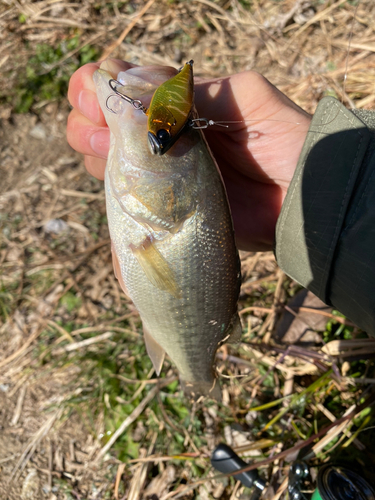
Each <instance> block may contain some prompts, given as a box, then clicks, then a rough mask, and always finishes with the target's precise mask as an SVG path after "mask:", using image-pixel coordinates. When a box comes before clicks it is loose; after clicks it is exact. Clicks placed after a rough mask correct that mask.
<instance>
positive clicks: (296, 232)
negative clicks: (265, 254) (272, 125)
mask: <svg viewBox="0 0 375 500" xmlns="http://www.w3.org/2000/svg"><path fill="white" fill-rule="evenodd" d="M374 130H375V113H374V112H363V111H362V112H361V111H357V110H356V111H350V110H348V109H346V108H345V107H344V106H343V105H342V104H341V103H340V102H339V101H337V100H336V99H333V98H331V97H327V98H324V99H323V100H322V101H321V102H320V103H319V106H318V108H317V110H316V112H315V114H314V117H313V120H312V123H311V126H310V129H309V132H308V134H307V137H306V141H305V144H304V146H303V150H302V153H301V155H300V158H299V161H298V165H297V168H296V171H295V174H294V177H293V180H292V182H291V184H290V186H289V189H288V193H287V196H286V198H285V201H284V204H283V207H282V210H281V213H280V216H279V219H278V222H277V226H276V247H275V254H276V259H277V262H278V264H279V266H280V267H281V269H283V271H284V272H285V273H286V274H288V275H289V276H291V277H292V278H293V279H294V280H296V281H297V282H298V283H300V284H301V285H303V286H304V287H306V288H308V289H309V290H311V291H312V292H313V293H315V294H316V295H317V296H318V297H320V298H321V299H322V300H323V301H324V302H326V303H327V304H331V305H333V306H334V307H335V308H336V309H338V310H339V311H341V312H342V313H343V314H345V315H346V316H347V317H349V318H350V319H351V320H352V321H354V322H355V323H356V324H357V325H358V326H360V327H361V328H362V329H364V330H366V331H367V332H368V333H369V334H371V335H374V336H375V133H374Z"/></svg>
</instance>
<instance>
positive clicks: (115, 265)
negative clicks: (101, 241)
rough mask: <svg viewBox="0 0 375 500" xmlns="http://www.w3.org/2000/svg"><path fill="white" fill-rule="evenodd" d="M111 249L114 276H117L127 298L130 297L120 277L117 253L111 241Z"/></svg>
mask: <svg viewBox="0 0 375 500" xmlns="http://www.w3.org/2000/svg"><path fill="white" fill-rule="evenodd" d="M111 251H112V264H113V270H114V272H115V277H116V278H117V280H118V282H119V284H120V286H121V288H122V291H123V292H124V294H125V295H126V296H127V297H128V298H129V297H130V296H129V292H128V289H127V288H126V286H125V283H124V280H123V278H122V274H121V267H120V263H119V260H118V257H117V254H116V250H115V248H114V246H113V243H111Z"/></svg>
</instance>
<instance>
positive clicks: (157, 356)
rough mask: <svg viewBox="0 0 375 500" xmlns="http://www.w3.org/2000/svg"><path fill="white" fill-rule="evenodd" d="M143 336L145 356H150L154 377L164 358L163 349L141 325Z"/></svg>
mask: <svg viewBox="0 0 375 500" xmlns="http://www.w3.org/2000/svg"><path fill="white" fill-rule="evenodd" d="M143 335H144V339H145V344H146V350H147V354H148V355H149V356H150V359H151V361H152V364H153V366H154V369H155V372H156V375H157V376H159V375H160V372H161V369H162V367H163V362H164V358H165V351H164V349H163V348H162V347H161V346H160V345H159V344H158V343H157V342H156V340H155V339H154V338H153V337H152V336H151V334H150V333H149V331H148V330H147V328H146V327H145V326H144V325H143Z"/></svg>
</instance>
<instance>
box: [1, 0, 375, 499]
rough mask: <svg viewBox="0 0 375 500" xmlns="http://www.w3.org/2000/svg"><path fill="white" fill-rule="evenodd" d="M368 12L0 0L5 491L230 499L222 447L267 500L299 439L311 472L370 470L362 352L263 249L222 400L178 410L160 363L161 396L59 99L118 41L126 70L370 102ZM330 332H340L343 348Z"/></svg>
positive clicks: (222, 374) (171, 381)
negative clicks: (249, 467)
mask: <svg viewBox="0 0 375 500" xmlns="http://www.w3.org/2000/svg"><path fill="white" fill-rule="evenodd" d="M374 9H375V5H374V4H373V2H372V1H371V0H361V2H360V3H359V5H358V7H357V3H355V2H347V1H338V2H336V3H334V2H327V1H319V2H314V1H309V0H307V1H305V2H304V1H298V2H295V1H282V2H273V1H270V0H264V1H263V0H258V1H256V2H253V3H252V2H248V1H246V0H243V1H238V0H233V1H231V2H227V1H225V0H218V1H210V0H196V1H194V2H187V1H173V0H169V1H167V0H162V1H154V2H152V1H150V2H148V3H144V2H140V1H133V2H106V1H104V0H102V1H94V0H84V1H82V2H79V3H77V2H72V1H68V2H64V3H63V2H61V3H59V2H51V1H48V0H44V1H23V2H15V1H14V2H13V1H11V0H8V1H5V2H3V3H2V5H1V6H0V44H1V48H2V51H1V53H0V67H1V77H0V78H1V86H0V88H1V90H0V103H1V110H0V119H1V126H0V173H1V183H0V265H1V278H0V346H1V351H0V352H1V354H0V498H4V499H5V498H9V499H20V498H21V499H23V500H24V499H44V498H45V499H51V500H53V499H59V500H60V499H71V498H73V499H90V500H91V499H99V498H116V499H119V498H126V499H131V500H134V499H137V498H145V499H146V498H153V500H156V498H160V499H167V498H201V499H206V498H222V499H229V498H233V499H234V498H238V497H239V496H240V495H241V494H242V493H243V488H242V487H240V485H239V484H236V483H235V481H234V480H232V479H230V480H229V479H227V478H221V479H212V478H213V476H214V472H213V470H212V469H211V468H210V466H209V460H208V458H209V456H210V453H211V452H212V450H213V448H214V446H215V445H216V444H218V443H219V442H221V441H226V442H227V443H228V444H230V445H231V446H233V447H235V448H236V449H238V451H242V452H244V451H246V457H245V459H246V460H248V461H251V460H256V461H258V462H260V461H262V462H264V461H265V462H264V463H262V464H261V465H260V469H259V470H260V473H261V475H262V477H263V479H264V480H266V481H268V483H267V484H268V485H269V486H268V492H267V495H268V498H279V497H280V495H284V496H285V484H286V483H283V480H284V479H285V477H286V476H287V474H288V468H289V465H290V463H291V461H293V460H294V459H295V458H296V451H295V450H294V452H293V450H291V448H293V447H294V446H296V445H298V443H302V442H304V441H305V440H308V439H310V440H311V442H310V447H311V446H313V447H314V450H315V454H316V458H313V459H311V460H310V461H309V466H310V467H311V473H312V475H314V474H316V471H317V467H318V466H319V465H321V464H322V463H324V462H326V461H329V460H341V461H342V462H349V463H350V466H351V468H353V469H355V470H362V472H363V471H365V472H364V473H365V474H366V473H367V475H368V477H369V478H371V474H373V473H374V465H373V464H374V463H375V461H374V456H373V448H374V442H375V435H374V433H373V431H372V430H371V427H372V426H373V417H372V412H371V409H370V403H366V401H367V399H366V398H371V397H372V394H373V383H374V380H375V379H374V378H373V377H374V374H373V372H374V366H373V363H372V361H371V357H372V356H373V353H374V352H375V346H374V343H373V341H372V340H368V339H367V338H366V336H365V335H364V334H363V333H362V332H360V331H359V330H358V329H357V328H355V327H354V326H353V325H352V324H351V323H350V321H349V320H347V319H346V318H343V317H342V316H340V315H338V313H337V312H336V311H332V310H331V309H329V308H325V307H324V306H323V305H322V304H321V303H319V302H317V301H316V298H314V297H312V296H311V295H310V294H307V295H306V294H304V292H301V291H300V287H299V286H298V285H297V284H296V283H294V282H293V281H291V280H290V279H289V278H287V277H286V276H285V275H284V274H283V273H282V272H281V271H280V270H279V269H278V268H277V265H276V263H275V261H274V258H273V255H272V253H263V254H251V253H243V254H242V255H241V257H242V265H243V285H242V290H241V300H240V312H241V319H242V322H243V327H244V335H243V338H242V342H241V343H240V344H239V345H234V346H224V347H222V348H221V349H220V350H219V352H218V359H217V370H218V374H219V378H220V381H221V383H222V386H223V402H222V403H220V404H218V403H216V402H214V401H207V400H206V401H204V402H199V403H196V404H191V403H189V402H188V401H186V399H185V398H184V397H183V395H182V393H181V391H180V388H179V383H178V380H177V373H176V371H175V369H174V367H173V366H172V365H171V364H170V363H169V361H168V360H167V362H166V364H165V366H164V368H163V373H162V377H161V384H160V387H159V385H158V380H157V379H156V378H155V375H154V373H153V370H152V366H151V363H150V361H149V359H148V357H147V356H146V354H145V349H144V344H143V340H142V336H141V325H140V321H139V317H138V315H137V312H136V310H135V309H134V307H133V305H132V304H131V303H130V302H129V301H128V300H127V299H126V298H125V296H124V295H123V294H122V292H121V290H120V288H119V286H118V284H117V281H116V280H115V278H114V275H113V270H112V263H111V256H110V245H109V235H108V227H107V221H106V214H105V202H104V192H103V185H102V183H101V182H99V181H97V180H96V179H94V178H92V177H90V176H89V175H88V174H87V173H86V171H85V169H84V166H83V162H82V157H81V156H80V155H79V154H78V153H76V152H74V151H73V150H72V149H71V148H70V147H69V146H68V144H67V143H66V140H65V128H66V119H67V115H68V113H69V105H68V103H67V100H66V97H65V95H66V88H67V82H68V79H69V77H70V76H71V74H72V73H73V71H74V70H75V69H77V68H78V67H79V66H80V65H82V64H84V63H85V62H88V61H90V60H97V59H98V58H99V57H100V56H101V55H102V54H103V52H104V51H106V50H107V49H108V47H110V46H111V44H112V43H113V42H115V41H116V40H117V41H118V42H119V43H118V46H117V47H112V48H113V52H112V55H113V56H116V57H120V58H123V59H126V60H130V61H132V62H135V63H138V64H151V63H152V64H154V63H157V64H167V65H172V66H175V67H179V66H180V65H181V64H183V62H185V60H188V59H194V61H195V63H194V70H195V73H196V74H197V75H198V76H201V77H211V76H222V75H226V74H229V73H232V72H236V71H244V70H249V69H256V70H257V71H259V72H261V73H263V74H264V75H265V76H266V77H267V78H269V79H270V80H271V82H272V83H273V84H275V85H276V86H277V87H279V88H280V89H281V90H282V91H283V92H285V93H286V94H287V95H288V96H289V97H290V98H291V99H292V100H294V101H295V102H297V103H298V104H299V105H300V106H302V107H303V108H304V109H306V110H307V111H308V112H313V111H314V109H315V107H316V105H317V103H318V102H319V100H320V99H321V98H322V97H323V96H324V95H327V94H330V95H335V96H336V97H337V98H339V99H340V100H341V101H342V102H344V104H345V105H347V106H352V105H355V106H356V107H358V108H368V109H371V108H373V107H374V101H375V54H374V53H375V48H374V42H375V25H374V19H375V12H374ZM124 30H127V31H128V32H127V33H124ZM121 35H124V36H123V37H122V38H123V40H121V39H120V36H121ZM347 56H348V57H347ZM345 77H346V78H345ZM301 305H302V306H304V307H305V308H306V307H307V308H309V310H308V312H306V311H305V310H301ZM286 307H287V308H288V311H289V312H288V311H287V310H286ZM311 310H312V311H311ZM291 312H292V313H294V314H297V315H298V317H297V319H295V320H294V321H292V319H293V317H294V316H293V315H292V314H291ZM337 340H343V341H346V342H347V343H346V344H345V343H344V344H341V347H340V351H339V352H338V351H335V349H336V348H337V343H336V344H335V341H337ZM323 342H326V343H327V342H328V343H329V342H331V343H329V347H326V348H325V349H322V347H323ZM350 342H351V343H350ZM354 349H355V352H353V351H354ZM139 380H142V382H139ZM282 397H284V398H285V397H286V399H282V400H281V399H280V398H282ZM355 405H357V407H356V406H355ZM360 405H362V406H360ZM350 410H352V412H354V413H350V414H349V416H348V418H347V420H344V422H343V423H342V427H340V428H339V427H333V429H331V430H329V429H328V428H327V427H328V426H329V425H330V424H331V423H332V422H333V421H335V419H340V418H342V417H343V415H344V414H345V412H347V411H349V412H350ZM120 426H121V428H122V429H123V432H122V433H121V435H119V436H117V439H116V440H115V442H114V443H113V444H112V445H111V441H110V439H111V437H112V438H113V436H114V435H115V434H114V433H115V431H116V430H117V429H119V428H120ZM366 429H368V430H366ZM343 430H344V431H345V432H343ZM115 436H116V435H115ZM327 436H328V437H327ZM350 436H351V437H350ZM113 440H114V438H113ZM241 446H242V448H239V447H241ZM284 452H285V453H284ZM283 453H284V454H283ZM279 454H281V455H279ZM283 484H284V486H283ZM307 487H308V488H311V483H310V484H308V485H307ZM278 488H279V492H280V493H279V494H277V495H276V496H275V495H274V493H275V492H276V490H278Z"/></svg>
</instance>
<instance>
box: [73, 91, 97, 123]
mask: <svg viewBox="0 0 375 500" xmlns="http://www.w3.org/2000/svg"><path fill="white" fill-rule="evenodd" d="M78 106H79V109H80V110H81V113H82V114H83V115H85V116H86V118H88V119H89V120H90V121H92V122H93V123H99V120H100V107H99V103H98V98H97V97H96V93H95V92H93V91H92V90H88V89H84V90H81V92H80V93H79V96H78Z"/></svg>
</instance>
